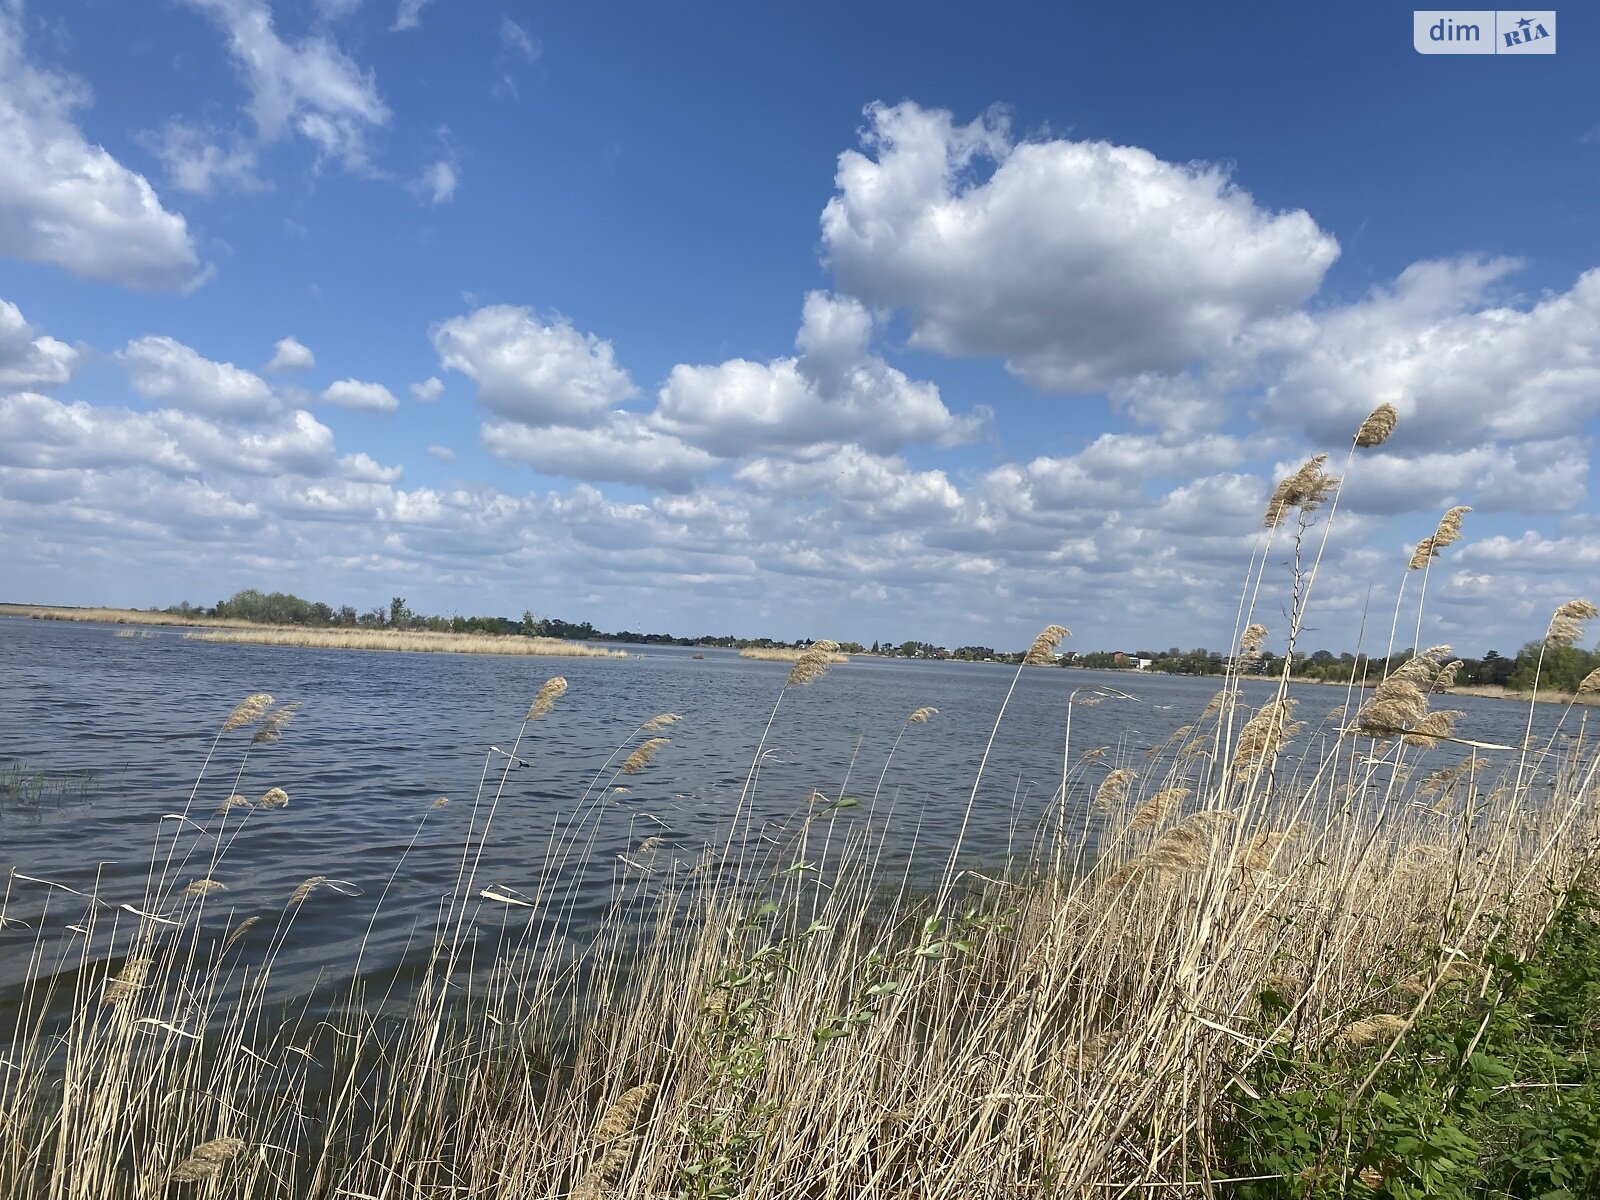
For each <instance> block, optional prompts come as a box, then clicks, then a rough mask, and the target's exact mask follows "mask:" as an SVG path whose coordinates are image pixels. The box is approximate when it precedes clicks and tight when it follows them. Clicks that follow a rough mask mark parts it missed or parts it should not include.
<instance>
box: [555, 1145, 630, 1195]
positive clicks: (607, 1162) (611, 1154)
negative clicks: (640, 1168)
mask: <svg viewBox="0 0 1600 1200" xmlns="http://www.w3.org/2000/svg"><path fill="white" fill-rule="evenodd" d="M637 1143H638V1139H637V1138H632V1137H630V1138H627V1139H626V1140H624V1141H620V1142H616V1143H614V1144H613V1145H612V1146H611V1148H610V1149H608V1150H607V1151H606V1152H605V1153H604V1154H603V1155H601V1156H600V1161H599V1162H597V1163H595V1164H594V1166H592V1167H590V1168H589V1171H588V1173H587V1174H586V1175H584V1177H583V1178H582V1179H580V1180H578V1185H577V1186H576V1187H574V1188H573V1189H572V1191H571V1193H570V1194H569V1196H568V1200H603V1198H604V1197H606V1196H608V1195H609V1194H610V1193H611V1189H612V1186H613V1185H614V1184H615V1183H616V1182H617V1179H618V1178H619V1177H620V1176H621V1175H622V1171H623V1168H625V1167H626V1166H627V1165H628V1160H629V1159H630V1158H632V1157H633V1148H634V1146H635V1145H636V1144H637Z"/></svg>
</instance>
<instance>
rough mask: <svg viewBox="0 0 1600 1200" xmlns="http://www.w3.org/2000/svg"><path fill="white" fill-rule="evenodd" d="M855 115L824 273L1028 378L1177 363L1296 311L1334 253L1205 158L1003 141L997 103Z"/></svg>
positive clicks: (1325, 240) (1077, 387) (1310, 226)
mask: <svg viewBox="0 0 1600 1200" xmlns="http://www.w3.org/2000/svg"><path fill="white" fill-rule="evenodd" d="M867 119H868V121H869V124H870V127H869V129H868V130H867V132H866V133H865V134H864V135H863V143H864V146H865V149H866V151H867V153H861V152H858V151H854V150H851V151H846V152H845V153H843V154H841V155H840V156H839V168H838V174H837V176H836V185H837V189H838V194H837V195H835V196H834V198H833V199H832V200H830V201H829V202H828V204H827V207H826V208H825V209H824V211H823V214H822V234H823V245H824V250H825V253H826V257H827V261H828V265H829V266H830V267H831V268H832V269H833V271H834V273H835V275H836V276H837V278H838V280H839V283H840V284H841V285H842V286H843V287H844V288H845V289H846V290H847V291H850V292H852V293H854V294H855V295H857V296H860V297H861V298H862V299H863V300H866V301H868V302H869V303H872V304H881V305H887V306H891V307H894V308H899V309H904V310H906V312H907V313H908V314H909V316H910V319H911V328H912V343H913V344H914V345H917V346H921V347H925V348H928V349H931V350H935V351H938V352H939V353H942V354H946V355H959V356H974V355H975V356H994V357H1000V358H1003V359H1005V361H1006V365H1007V366H1008V367H1009V368H1010V369H1011V370H1012V371H1013V372H1015V373H1016V374H1017V375H1018V376H1020V377H1021V378H1022V379H1024V380H1025V381H1027V382H1028V383H1030V384H1032V385H1033V386H1035V387H1038V388H1043V389H1047V390H1052V391H1061V392H1085V391H1096V390H1100V389H1103V388H1105V387H1106V386H1108V385H1110V384H1111V383H1113V382H1115V381H1117V380H1121V379H1126V378H1129V377H1132V376H1136V375H1139V374H1140V373H1143V372H1151V371H1154V372H1162V373H1173V372H1177V371H1179V370H1181V369H1182V368H1184V367H1185V366H1186V365H1188V364H1189V363H1190V362H1192V361H1194V360H1196V359H1199V358H1204V357H1205V356H1207V355H1210V354H1213V353H1215V352H1217V351H1218V350H1220V349H1221V348H1223V347H1225V346H1226V345H1227V344H1228V343H1229V342H1230V341H1232V340H1233V339H1235V338H1238V337H1239V336H1241V335H1242V334H1243V333H1245V332H1246V331H1247V330H1248V329H1249V328H1250V327H1251V326H1252V325H1253V324H1254V323H1256V322H1258V321H1261V320H1263V319H1267V318H1270V317H1273V316H1275V315H1277V314H1281V313H1284V312H1287V311H1291V310H1293V309H1294V308H1296V307H1297V306H1298V305H1300V304H1301V303H1303V302H1304V301H1305V300H1306V299H1307V298H1309V297H1310V296H1311V295H1312V294H1313V293H1315V292H1316V290H1317V289H1318V287H1319V286H1320V284H1321V281H1322V277H1323V274H1324V272H1326V271H1327V269H1328V267H1329V266H1330V265H1331V264H1332V263H1333V261H1334V259H1335V258H1336V257H1337V256H1338V244H1337V243H1336V242H1335V241H1334V239H1333V238H1332V237H1331V236H1329V235H1328V234H1326V233H1324V232H1323V231H1322V230H1320V229H1319V228H1318V227H1317V225H1316V222H1315V221H1313V220H1312V219H1311V217H1310V216H1308V215H1307V214H1306V213H1305V212H1303V211H1299V212H1291V213H1275V212H1271V211H1268V210H1266V209H1263V208H1261V207H1259V206H1257V205H1256V203H1255V202H1254V200H1253V199H1252V198H1251V196H1250V195H1249V193H1247V192H1245V191H1244V190H1242V189H1241V188H1239V187H1237V186H1236V185H1234V184H1233V183H1232V182H1231V181H1230V180H1229V179H1228V176H1227V174H1226V173H1225V172H1224V171H1223V170H1222V169H1221V168H1220V167H1216V166H1211V165H1205V164H1198V165H1197V164H1188V165H1179V164H1173V163H1168V162H1164V161H1162V160H1161V159H1159V158H1157V157H1156V156H1155V155H1153V154H1151V153H1150V152H1149V151H1147V150H1143V149H1140V148H1138V147H1133V146H1114V145H1111V144H1109V143H1106V142H1074V141H1067V140H1041V141H1035V142H1023V143H1020V144H1018V143H1015V142H1014V141H1013V140H1012V138H1011V135H1010V131H1009V129H1008V127H1007V124H1006V122H1005V120H1004V119H1003V118H1002V117H1000V116H998V115H996V114H994V113H990V114H988V115H986V116H985V117H982V118H980V119H978V120H976V121H973V122H971V123H970V124H967V125H964V126H962V125H957V124H956V123H955V121H954V119H953V117H952V116H951V114H950V113H948V112H945V111H942V110H936V109H924V108H921V107H919V106H918V105H916V104H914V103H911V102H909V101H908V102H905V103H902V104H898V105H895V106H893V107H890V106H885V105H882V104H874V105H871V106H869V107H868V109H867ZM873 156H875V157H873Z"/></svg>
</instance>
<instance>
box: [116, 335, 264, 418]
mask: <svg viewBox="0 0 1600 1200" xmlns="http://www.w3.org/2000/svg"><path fill="white" fill-rule="evenodd" d="M118 357H119V359H120V360H121V362H122V365H123V367H124V368H125V369H126V370H127V372H128V377H129V378H130V379H131V380H132V381H133V386H134V389H135V390H136V391H138V393H139V394H140V395H141V396H145V397H147V398H149V399H151V400H159V401H162V402H164V403H167V404H171V405H175V406H176V407H179V408H186V409H192V410H193V411H195V412H199V413H206V414H209V415H211V416H218V417H231V418H235V419H240V420H252V421H253V420H262V419H264V418H266V417H270V416H273V415H275V414H276V413H277V412H278V409H279V405H278V402H277V400H276V399H275V398H274V397H273V395H272V389H271V388H270V387H268V386H267V383H266V380H264V379H262V378H261V376H259V375H256V374H254V373H253V372H250V371H246V370H244V369H243V368H242V367H236V366H234V365H233V364H232V363H230V362H213V361H212V360H211V359H209V358H206V357H204V356H203V355H201V354H200V353H199V352H198V351H196V350H194V349H193V348H191V347H189V346H185V345H184V344H183V343H182V342H179V341H175V340H173V339H172V338H170V337H143V338H139V339H138V340H137V341H132V342H129V343H128V345H127V346H126V348H124V349H123V351H122V352H121V354H120V355H118Z"/></svg>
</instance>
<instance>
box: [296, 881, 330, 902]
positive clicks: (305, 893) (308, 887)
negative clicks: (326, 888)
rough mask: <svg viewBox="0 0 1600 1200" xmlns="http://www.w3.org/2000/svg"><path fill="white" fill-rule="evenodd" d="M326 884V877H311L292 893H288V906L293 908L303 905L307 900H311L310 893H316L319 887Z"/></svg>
mask: <svg viewBox="0 0 1600 1200" xmlns="http://www.w3.org/2000/svg"><path fill="white" fill-rule="evenodd" d="M327 882H328V877H327V876H326V875H313V876H312V877H311V878H310V879H307V880H306V881H305V882H304V883H302V884H301V885H300V886H299V887H297V888H295V890H294V891H292V892H290V893H289V906H290V907H291V908H294V907H297V906H299V905H301V904H304V903H305V902H306V901H307V900H309V899H311V893H312V892H314V891H316V890H317V889H318V888H319V887H321V886H322V885H323V884H325V883H327Z"/></svg>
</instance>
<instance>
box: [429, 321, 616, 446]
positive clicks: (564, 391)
mask: <svg viewBox="0 0 1600 1200" xmlns="http://www.w3.org/2000/svg"><path fill="white" fill-rule="evenodd" d="M432 337H433V346H434V349H435V350H437V351H438V354H439V361H440V362H441V363H443V364H444V366H445V367H446V368H448V369H449V370H452V371H460V372H461V373H462V374H463V375H466V376H467V377H468V378H469V379H472V380H474V381H475V382H476V383H477V385H478V402H479V403H480V404H482V405H483V406H484V407H485V408H487V409H489V410H490V411H491V412H494V413H497V414H498V415H500V416H502V417H509V418H510V419H511V420H514V421H520V422H522V423H523V424H526V425H535V426H539V425H575V426H585V425H594V424H596V423H598V422H599V421H600V420H601V419H602V418H603V416H604V414H605V412H606V411H607V410H608V409H610V408H611V407H612V406H613V405H616V404H620V403H622V402H623V401H624V400H627V399H629V398H630V397H632V396H633V395H635V394H636V392H637V391H638V389H637V388H635V387H634V385H633V380H632V379H630V378H629V377H628V372H627V371H625V370H624V369H622V368H621V367H619V366H618V365H617V362H616V356H615V354H614V353H613V351H612V348H611V343H610V342H608V341H603V340H601V339H600V338H597V337H595V336H594V335H593V334H592V333H580V332H579V331H578V330H576V329H574V328H573V327H572V324H571V323H570V322H569V321H568V320H567V319H566V318H565V317H556V318H554V319H553V320H552V321H551V322H550V323H548V324H546V323H544V322H543V321H541V320H539V319H538V318H537V317H535V316H534V315H533V313H532V312H531V311H530V310H529V309H526V308H516V307H512V306H511V305H507V304H500V305H493V306H490V307H488V308H480V309H477V310H476V311H475V312H472V313H469V314H467V315H466V316H461V317H452V318H451V319H450V320H448V321H445V322H443V323H442V324H440V325H438V326H435V328H434V329H433V333H432Z"/></svg>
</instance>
